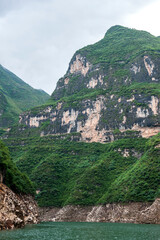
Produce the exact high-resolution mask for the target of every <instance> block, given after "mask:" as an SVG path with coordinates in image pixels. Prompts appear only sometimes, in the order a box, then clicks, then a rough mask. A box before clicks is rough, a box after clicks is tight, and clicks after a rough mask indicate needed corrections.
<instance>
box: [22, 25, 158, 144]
mask: <svg viewBox="0 0 160 240" xmlns="http://www.w3.org/2000/svg"><path fill="white" fill-rule="evenodd" d="M159 47H160V40H159V38H156V37H154V36H152V35H150V34H149V33H146V32H143V31H137V30H134V29H127V28H124V27H121V26H115V27H113V28H111V29H109V30H108V31H107V33H106V35H105V37H104V39H102V40H101V41H99V42H98V43H96V44H94V45H91V46H87V47H85V48H83V49H80V50H78V51H77V52H76V53H75V54H74V56H73V58H72V59H71V62H70V64H69V68H68V70H67V72H66V74H65V76H64V77H63V78H61V79H60V80H59V81H58V83H57V87H56V89H55V91H54V92H53V94H52V97H51V100H50V102H49V103H48V105H45V106H42V107H39V108H37V109H36V108H35V109H33V110H31V111H29V112H26V113H23V114H21V116H20V120H19V124H20V125H19V129H20V131H21V132H22V131H23V132H25V131H27V129H29V128H34V129H37V133H38V134H39V135H40V136H44V135H50V134H52V135H57V134H68V133H73V132H78V133H80V134H81V140H82V141H87V142H109V141H113V140H115V139H116V136H115V134H114V131H115V130H117V129H119V131H120V132H121V133H122V135H123V134H124V133H125V132H126V131H128V130H132V131H134V132H137V133H138V134H139V135H141V136H142V137H150V136H153V135H155V134H157V133H158V132H159V131H160V114H159V113H160V94H159V92H160V91H159V89H160V69H159V66H160V54H159V50H158V49H159ZM34 133H35V131H34ZM29 134H32V132H30V133H29Z"/></svg>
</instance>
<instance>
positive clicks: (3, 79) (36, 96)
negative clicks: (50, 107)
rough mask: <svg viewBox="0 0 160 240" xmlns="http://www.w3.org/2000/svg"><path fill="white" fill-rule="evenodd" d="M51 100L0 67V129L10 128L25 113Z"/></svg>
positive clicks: (40, 91) (42, 92)
mask: <svg viewBox="0 0 160 240" xmlns="http://www.w3.org/2000/svg"><path fill="white" fill-rule="evenodd" d="M48 99H49V95H48V94H47V93H45V92H44V91H42V90H36V89H33V88H32V87H30V86H29V85H28V84H26V83H25V82H23V81H22V80H21V79H20V78H18V77H17V76H16V75H14V74H13V73H12V72H10V71H8V70H7V69H5V68H4V67H3V66H1V65H0V127H1V128H4V127H10V126H11V125H13V124H14V123H15V122H16V121H17V120H18V117H19V114H20V113H22V112H23V111H25V110H27V109H29V108H31V107H34V106H38V105H41V104H43V103H45V102H46V101H47V100H48Z"/></svg>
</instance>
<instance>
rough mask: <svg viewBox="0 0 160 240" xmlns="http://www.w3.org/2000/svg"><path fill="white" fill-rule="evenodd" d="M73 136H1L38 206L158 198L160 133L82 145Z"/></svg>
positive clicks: (159, 184) (159, 188)
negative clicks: (32, 189) (34, 193)
mask: <svg viewBox="0 0 160 240" xmlns="http://www.w3.org/2000/svg"><path fill="white" fill-rule="evenodd" d="M77 139H78V136H76V135H71V134H70V135H68V136H67V135H63V136H62V135H61V136H46V137H41V138H35V137H34V138H19V139H6V140H5V143H6V144H7V145H8V146H9V149H10V152H11V154H12V157H13V160H14V161H15V162H16V165H17V166H18V167H19V169H20V170H23V171H24V172H25V173H27V175H28V176H29V177H30V179H31V180H32V181H33V182H34V183H35V186H36V189H37V196H36V198H37V200H38V204H39V205H40V206H64V205H68V204H73V205H96V204H99V203H103V204H105V203H107V202H109V203H111V202H129V201H132V202H136V201H138V202H139V201H140V202H143V201H154V199H155V198H156V197H158V196H160V195H159V194H160V192H159V191H160V176H159V174H160V157H159V156H160V148H159V145H160V135H157V136H154V138H153V139H145V138H124V139H120V140H118V141H114V142H113V143H107V144H102V143H84V142H78V141H77Z"/></svg>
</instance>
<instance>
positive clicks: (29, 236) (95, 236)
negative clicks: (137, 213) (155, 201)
mask: <svg viewBox="0 0 160 240" xmlns="http://www.w3.org/2000/svg"><path fill="white" fill-rule="evenodd" d="M115 239H116V240H160V225H145V224H144V225H140V224H128V223H126V224H125V223H124V224H123V223H64V222H63V223H57V222H47V223H41V224H37V225H28V226H26V227H25V228H23V229H16V230H8V231H1V232H0V240H115Z"/></svg>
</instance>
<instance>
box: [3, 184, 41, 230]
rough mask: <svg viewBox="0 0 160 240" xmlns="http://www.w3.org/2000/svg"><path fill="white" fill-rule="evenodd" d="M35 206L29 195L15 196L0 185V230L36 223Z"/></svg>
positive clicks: (36, 213) (36, 212) (4, 186)
mask: <svg viewBox="0 0 160 240" xmlns="http://www.w3.org/2000/svg"><path fill="white" fill-rule="evenodd" d="M37 217H38V211H37V204H36V202H35V201H34V200H33V198H32V197H31V196H29V195H17V194H15V193H14V192H13V191H12V190H10V189H9V188H8V187H7V186H6V185H4V184H0V230H3V229H13V228H19V227H23V226H24V225H26V224H29V223H30V224H33V223H37V222H38V220H37Z"/></svg>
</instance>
